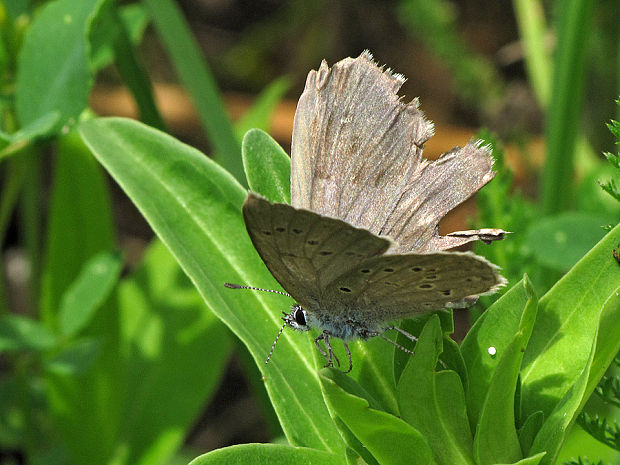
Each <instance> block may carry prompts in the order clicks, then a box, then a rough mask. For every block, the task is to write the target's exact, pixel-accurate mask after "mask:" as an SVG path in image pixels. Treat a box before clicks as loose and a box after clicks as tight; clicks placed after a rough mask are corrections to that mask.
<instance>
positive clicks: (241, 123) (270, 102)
mask: <svg viewBox="0 0 620 465" xmlns="http://www.w3.org/2000/svg"><path fill="white" fill-rule="evenodd" d="M290 87H291V80H290V79H289V78H287V77H280V78H278V79H276V80H275V81H273V82H271V83H270V84H269V85H268V86H267V87H266V88H265V89H264V90H263V91H262V92H261V93H260V94H259V95H258V97H256V100H254V104H253V105H252V107H251V108H250V109H249V110H248V111H247V113H246V114H244V115H243V116H242V117H241V118H239V120H238V121H237V122H236V123H235V129H236V131H237V137H238V138H239V140H242V139H243V136H244V134H245V133H246V132H247V131H249V130H250V129H254V128H256V129H262V130H263V131H265V132H268V131H269V128H270V126H271V124H270V122H271V116H272V114H273V112H274V110H275V108H276V106H277V105H278V103H279V102H280V100H282V98H283V97H284V95H285V94H286V92H287V91H288V90H289V88H290Z"/></svg>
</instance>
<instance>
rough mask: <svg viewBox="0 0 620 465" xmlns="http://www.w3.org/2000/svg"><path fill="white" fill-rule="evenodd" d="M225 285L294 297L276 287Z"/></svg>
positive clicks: (226, 284) (225, 284)
mask: <svg viewBox="0 0 620 465" xmlns="http://www.w3.org/2000/svg"><path fill="white" fill-rule="evenodd" d="M224 286H226V287H227V288H228V289H250V290H252V291H263V292H273V293H274V294H281V295H285V296H287V297H292V296H291V294H288V293H286V292H282V291H276V290H274V289H263V288H262V287H254V286H244V285H242V284H231V283H224Z"/></svg>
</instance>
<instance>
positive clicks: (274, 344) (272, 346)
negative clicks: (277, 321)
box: [265, 321, 286, 363]
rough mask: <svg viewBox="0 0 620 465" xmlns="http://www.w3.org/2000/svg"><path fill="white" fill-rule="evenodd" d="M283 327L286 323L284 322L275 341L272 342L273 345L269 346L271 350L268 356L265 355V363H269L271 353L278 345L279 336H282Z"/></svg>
mask: <svg viewBox="0 0 620 465" xmlns="http://www.w3.org/2000/svg"><path fill="white" fill-rule="evenodd" d="M285 326H286V321H285V322H284V324H283V325H282V327H281V328H280V331H278V335H277V336H276V340H275V341H273V344H271V350H270V351H269V355H267V360H265V363H269V360H271V355H272V354H273V351H274V349H275V348H276V344H277V343H278V339H280V334H282V331H284V327H285Z"/></svg>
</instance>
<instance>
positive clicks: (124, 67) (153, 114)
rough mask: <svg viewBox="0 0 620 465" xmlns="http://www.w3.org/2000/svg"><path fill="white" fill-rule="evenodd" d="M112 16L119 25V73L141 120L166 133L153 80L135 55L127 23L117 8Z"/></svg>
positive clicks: (115, 48)
mask: <svg viewBox="0 0 620 465" xmlns="http://www.w3.org/2000/svg"><path fill="white" fill-rule="evenodd" d="M112 14H113V16H114V20H115V22H116V23H117V25H118V34H117V35H116V38H115V40H114V55H115V57H116V65H117V67H118V71H119V73H120V74H121V76H122V77H123V80H124V81H125V83H126V84H127V87H129V90H130V91H131V93H132V94H133V96H134V99H135V100H136V104H137V105H138V112H139V113H140V119H141V120H142V121H144V122H145V123H146V124H148V125H149V126H153V127H155V128H157V129H160V130H162V131H165V129H166V124H165V123H164V120H163V118H162V116H161V114H160V113H159V110H158V108H157V105H156V104H155V99H154V97H153V86H152V84H151V80H150V79H149V76H148V74H147V73H146V70H145V69H144V67H143V66H142V64H141V63H140V62H139V61H138V58H137V57H136V54H135V53H134V48H133V44H132V43H131V39H130V38H129V34H128V32H127V29H126V27H125V23H124V22H123V21H122V19H121V17H120V15H119V14H118V10H117V9H116V7H112Z"/></svg>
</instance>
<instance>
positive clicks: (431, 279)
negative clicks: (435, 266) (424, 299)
mask: <svg viewBox="0 0 620 465" xmlns="http://www.w3.org/2000/svg"><path fill="white" fill-rule="evenodd" d="M424 279H428V280H429V281H433V280H435V279H437V275H436V274H429V275H427V276H424Z"/></svg>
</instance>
